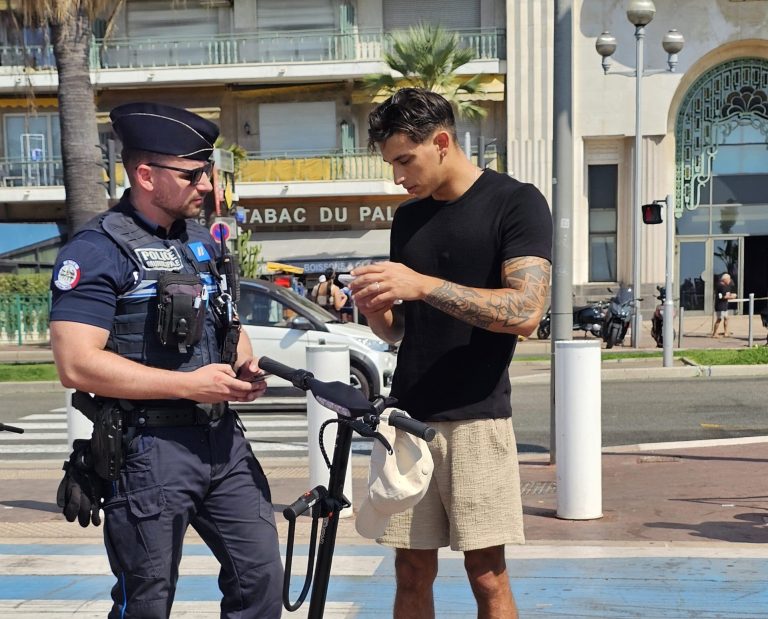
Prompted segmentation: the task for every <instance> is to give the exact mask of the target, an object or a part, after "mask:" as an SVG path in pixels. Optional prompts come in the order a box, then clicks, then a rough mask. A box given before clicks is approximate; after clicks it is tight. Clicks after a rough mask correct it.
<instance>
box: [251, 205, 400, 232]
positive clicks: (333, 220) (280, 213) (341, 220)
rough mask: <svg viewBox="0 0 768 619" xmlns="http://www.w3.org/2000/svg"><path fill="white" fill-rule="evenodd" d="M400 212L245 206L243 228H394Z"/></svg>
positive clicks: (375, 208)
mask: <svg viewBox="0 0 768 619" xmlns="http://www.w3.org/2000/svg"><path fill="white" fill-rule="evenodd" d="M396 209H397V205H391V204H390V205H381V204H340V205H329V204H325V205H317V204H291V205H286V206H280V205H263V206H262V205H245V206H244V210H245V221H244V222H243V223H242V227H243V228H245V229H249V228H252V229H254V230H258V231H265V230H271V229H272V230H317V229H323V228H328V229H336V230H343V229H365V230H372V229H377V228H378V229H381V228H390V227H391V225H392V218H393V217H394V214H395V210H396Z"/></svg>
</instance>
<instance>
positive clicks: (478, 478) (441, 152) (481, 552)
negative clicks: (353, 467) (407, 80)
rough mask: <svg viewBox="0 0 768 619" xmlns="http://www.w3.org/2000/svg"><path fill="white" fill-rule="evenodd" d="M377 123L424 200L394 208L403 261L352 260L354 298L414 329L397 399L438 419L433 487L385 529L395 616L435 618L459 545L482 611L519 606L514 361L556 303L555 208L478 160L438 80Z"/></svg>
mask: <svg viewBox="0 0 768 619" xmlns="http://www.w3.org/2000/svg"><path fill="white" fill-rule="evenodd" d="M368 135H369V145H370V146H371V148H375V147H378V148H379V149H380V151H381V154H382V157H383V158H384V160H385V161H387V162H389V163H391V164H392V167H393V172H394V180H395V183H396V184H398V185H402V186H403V187H405V188H406V189H407V190H408V192H409V193H410V194H411V195H412V196H413V197H414V199H413V200H411V201H409V202H407V203H405V204H403V205H402V206H401V207H400V208H399V209H398V210H397V211H396V213H395V218H394V221H393V223H392V234H391V244H390V261H389V262H381V263H377V264H373V265H368V266H364V267H359V268H356V269H355V270H354V271H353V272H352V274H353V275H355V276H356V277H355V279H354V280H353V282H352V284H351V289H352V292H353V298H354V300H355V303H356V304H357V306H358V309H359V311H360V312H361V313H362V314H364V315H365V317H366V318H367V320H368V324H369V325H370V326H371V328H372V329H373V330H374V332H375V333H376V334H377V335H379V336H380V337H381V338H383V339H385V340H387V341H389V342H398V341H401V340H402V341H401V344H400V349H399V353H398V363H397V369H396V371H395V376H394V381H393V385H392V395H394V396H395V397H397V398H398V400H399V401H398V406H399V407H401V408H403V409H405V410H406V411H408V412H409V413H410V414H411V416H413V417H415V418H417V419H420V420H422V421H425V422H428V423H429V424H430V425H432V426H433V427H434V428H435V429H436V431H437V436H436V438H435V440H434V441H432V442H431V443H430V451H431V452H432V456H433V460H434V462H435V471H434V474H433V478H432V482H431V484H430V488H429V491H428V492H427V494H426V496H425V497H424V499H422V501H421V502H420V503H419V504H418V505H416V506H415V507H414V508H413V509H411V510H409V511H407V512H404V513H402V514H396V515H395V516H393V517H392V519H391V520H390V523H389V526H388V528H387V530H386V532H385V533H384V535H383V536H382V537H381V538H380V539H379V541H380V542H381V543H383V544H386V545H390V546H393V547H395V548H396V561H395V566H396V576H397V593H396V596H395V612H394V615H395V617H396V619H403V618H406V617H419V618H420V619H421V618H425V617H433V616H434V601H433V595H432V585H433V582H434V579H435V577H436V575H437V567H438V566H437V549H438V548H440V547H443V546H448V545H450V546H451V548H453V549H454V550H459V551H463V552H464V553H465V567H466V570H467V575H468V578H469V580H470V584H471V587H472V591H473V592H474V595H475V598H476V600H477V604H478V610H479V613H480V615H481V616H483V617H499V618H501V617H504V618H505V619H508V618H515V617H517V609H516V607H515V602H514V597H513V596H512V592H511V588H510V585H509V577H508V575H507V572H506V564H505V560H504V545H505V544H508V543H517V544H520V543H523V542H524V536H523V527H522V506H521V499H520V480H519V473H518V463H517V449H516V443H515V438H514V432H513V430H512V423H511V404H510V382H509V373H508V368H509V363H510V361H511V359H512V355H513V354H514V350H515V345H516V343H517V337H518V336H520V335H522V336H527V335H529V334H530V333H531V332H532V331H533V330H534V329H535V328H536V326H537V325H538V323H539V319H540V318H541V316H542V314H543V312H544V309H545V302H546V298H547V294H548V290H549V278H550V261H551V247H552V219H551V215H550V211H549V207H548V206H547V203H546V200H545V199H544V197H543V196H542V195H541V193H540V192H539V191H538V190H537V189H536V188H535V187H533V186H532V185H529V184H525V183H521V182H519V181H517V180H514V179H512V178H510V177H508V176H506V175H503V174H498V173H496V172H493V171H491V170H481V169H479V168H477V167H476V166H475V165H474V164H473V163H472V162H471V161H470V160H469V159H468V158H467V156H466V155H465V154H464V152H463V151H462V150H461V148H460V147H459V145H458V140H457V137H456V128H455V121H454V116H453V112H452V110H451V106H450V104H449V103H448V102H447V101H446V100H445V99H444V98H443V97H441V96H440V95H437V94H435V93H432V92H430V91H426V90H422V89H417V88H406V89H402V90H400V91H398V92H397V93H396V94H395V95H393V96H392V97H390V98H389V99H387V100H386V101H385V102H384V103H382V104H381V105H380V106H378V107H377V108H376V109H375V110H374V111H373V112H372V113H371V115H370V116H369V130H368ZM400 301H402V302H400Z"/></svg>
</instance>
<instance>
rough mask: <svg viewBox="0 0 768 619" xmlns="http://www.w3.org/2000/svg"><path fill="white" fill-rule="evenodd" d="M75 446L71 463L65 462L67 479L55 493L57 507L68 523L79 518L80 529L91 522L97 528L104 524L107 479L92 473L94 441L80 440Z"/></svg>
mask: <svg viewBox="0 0 768 619" xmlns="http://www.w3.org/2000/svg"><path fill="white" fill-rule="evenodd" d="M72 446H73V448H74V449H73V450H72V453H71V454H70V456H69V460H68V461H66V462H64V467H63V468H64V471H65V472H64V479H62V480H61V483H59V489H58V490H57V492H56V504H57V505H58V506H59V507H61V508H62V512H63V513H64V517H65V518H66V519H67V520H68V521H69V522H74V521H75V518H77V521H78V522H79V523H80V526H81V527H87V526H88V525H89V524H90V523H93V526H95V527H98V526H99V525H100V524H101V515H100V514H99V510H100V509H101V504H102V500H103V496H104V495H103V489H102V485H103V483H104V480H102V479H101V477H99V476H98V475H97V474H96V472H95V471H94V470H93V465H92V461H91V441H90V440H87V439H77V440H76V441H75V442H74V443H73V445H72Z"/></svg>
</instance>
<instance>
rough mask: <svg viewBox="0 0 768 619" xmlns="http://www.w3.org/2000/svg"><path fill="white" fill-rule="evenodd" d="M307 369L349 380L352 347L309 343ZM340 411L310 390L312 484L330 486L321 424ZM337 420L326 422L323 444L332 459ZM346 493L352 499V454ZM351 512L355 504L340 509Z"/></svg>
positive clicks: (328, 377)
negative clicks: (312, 344)
mask: <svg viewBox="0 0 768 619" xmlns="http://www.w3.org/2000/svg"><path fill="white" fill-rule="evenodd" d="M307 370H309V371H310V372H312V374H314V375H315V378H317V379H318V380H322V381H326V382H328V381H335V380H337V381H339V382H342V383H346V384H349V348H348V347H347V346H343V345H335V344H334V345H330V344H329V345H327V346H325V345H321V346H307ZM336 418H337V415H336V413H334V412H331V411H329V410H328V409H327V408H325V407H324V406H323V405H322V404H320V403H319V402H318V401H317V400H316V399H315V398H314V396H313V395H312V394H311V393H309V392H307V446H308V448H309V486H310V488H314V487H315V486H320V485H322V486H325V487H326V488H327V487H328V481H329V478H330V471H329V470H328V466H327V465H326V463H325V459H324V458H323V454H322V452H321V451H320V426H322V425H323V423H324V422H325V421H327V420H328V419H336ZM337 428H338V424H335V423H332V424H329V425H328V426H326V428H325V432H324V433H323V445H324V447H325V453H326V454H327V455H328V459H329V460H331V461H333V451H334V447H335V445H336V430H337ZM344 496H346V497H347V499H349V502H350V503H352V454H351V453H350V456H349V460H348V461H347V472H346V476H345V478H344ZM351 515H352V508H351V507H349V508H347V509H343V510H341V513H340V514H339V517H340V518H348V517H350V516H351Z"/></svg>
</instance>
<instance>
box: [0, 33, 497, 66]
mask: <svg viewBox="0 0 768 619" xmlns="http://www.w3.org/2000/svg"><path fill="white" fill-rule="evenodd" d="M458 35H459V40H460V42H461V45H462V46H463V47H468V48H470V49H472V50H473V51H474V59H475V60H489V59H502V58H504V57H505V31H504V30H503V29H499V28H484V29H474V30H460V31H458ZM391 47H392V35H391V33H386V32H381V31H357V32H351V33H342V32H335V31H334V32H332V31H321V30H317V31H312V30H300V31H279V32H247V33H231V34H220V35H216V36H213V37H207V38H205V39H201V38H200V37H158V38H152V39H137V38H122V39H114V38H110V39H107V40H106V41H102V40H94V42H93V44H92V46H91V52H90V58H91V66H92V68H93V69H99V70H103V69H107V70H108V69H154V68H164V67H198V66H211V65H214V66H216V65H240V64H265V63H306V62H349V61H352V62H355V61H361V60H374V61H375V60H382V59H383V57H384V53H385V52H387V51H389V50H390V49H391ZM0 66H3V67H33V68H35V69H37V70H51V71H55V70H56V62H55V59H54V57H53V51H52V49H51V48H50V46H40V45H32V46H6V47H0Z"/></svg>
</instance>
